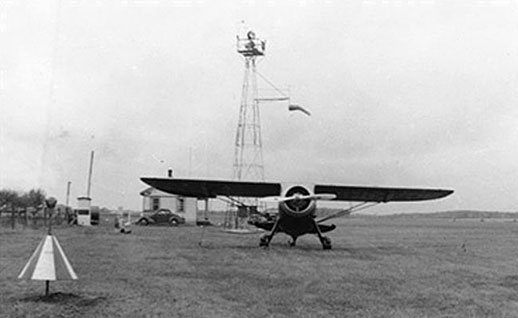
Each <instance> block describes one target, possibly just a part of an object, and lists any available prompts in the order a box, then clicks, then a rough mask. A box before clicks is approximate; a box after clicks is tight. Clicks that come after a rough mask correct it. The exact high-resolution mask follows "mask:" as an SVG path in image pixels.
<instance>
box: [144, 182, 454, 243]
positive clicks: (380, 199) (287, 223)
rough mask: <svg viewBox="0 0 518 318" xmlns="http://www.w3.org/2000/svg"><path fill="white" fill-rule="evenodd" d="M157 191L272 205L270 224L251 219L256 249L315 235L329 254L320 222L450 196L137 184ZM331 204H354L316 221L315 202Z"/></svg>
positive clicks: (268, 185) (266, 185)
mask: <svg viewBox="0 0 518 318" xmlns="http://www.w3.org/2000/svg"><path fill="white" fill-rule="evenodd" d="M141 180H142V181H143V182H144V183H146V184H148V185H150V186H152V187H153V188H156V189H158V190H161V191H164V192H167V193H171V194H176V195H182V196H187V197H196V198H200V199H206V200H208V199H210V198H221V197H223V198H227V199H230V200H231V201H233V202H237V201H236V199H235V198H242V197H247V198H260V200H263V201H267V202H276V203H278V208H279V213H278V216H277V217H276V218H273V219H265V218H262V219H257V218H256V219H251V221H250V222H249V223H250V224H252V225H255V226H256V227H259V228H262V229H265V230H267V231H269V232H268V233H267V234H264V235H263V236H262V237H261V239H260V243H259V245H260V246H265V247H266V246H268V245H269V244H270V241H271V240H272V238H273V236H274V235H275V234H276V233H285V234H287V235H289V236H291V238H292V241H291V242H290V245H292V246H293V245H295V242H296V240H297V238H298V237H299V236H302V235H305V234H316V235H317V236H318V238H319V239H320V242H321V243H322V247H323V248H324V249H331V240H330V239H329V237H327V236H324V235H323V234H322V233H326V232H329V231H332V230H334V229H335V228H336V226H335V225H328V224H323V222H325V221H328V220H331V219H333V218H336V217H340V216H344V215H348V214H350V213H352V212H356V211H359V210H362V209H365V208H368V207H371V206H373V205H376V204H379V203H387V202H409V201H424V200H434V199H439V198H443V197H446V196H448V195H450V194H452V193H453V190H445V189H417V188H386V187H364V186H346V185H328V184H311V185H310V184H282V183H278V182H249V181H228V180H201V179H176V178H141ZM319 200H334V201H350V202H356V203H355V204H354V205H352V206H351V207H349V208H347V209H344V210H341V211H339V212H337V213H334V214H332V215H328V216H326V217H322V218H320V219H318V218H317V216H316V211H317V201H319Z"/></svg>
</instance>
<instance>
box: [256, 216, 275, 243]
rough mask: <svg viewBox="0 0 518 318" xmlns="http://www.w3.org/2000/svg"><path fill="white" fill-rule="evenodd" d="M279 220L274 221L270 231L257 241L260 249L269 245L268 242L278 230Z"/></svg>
mask: <svg viewBox="0 0 518 318" xmlns="http://www.w3.org/2000/svg"><path fill="white" fill-rule="evenodd" d="M279 219H280V218H277V220H276V221H275V224H274V225H273V228H272V231H271V232H270V233H269V234H265V235H263V236H261V240H260V241H259V246H262V247H268V245H270V241H271V240H272V238H273V236H274V235H275V233H277V230H278V229H279Z"/></svg>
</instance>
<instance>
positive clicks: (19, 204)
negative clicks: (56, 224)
mask: <svg viewBox="0 0 518 318" xmlns="http://www.w3.org/2000/svg"><path fill="white" fill-rule="evenodd" d="M44 201H45V191H43V190H42V189H31V190H30V191H29V192H20V191H15V190H10V189H1V190H0V210H16V209H27V208H29V207H33V208H38V207H40V206H41V205H42V204H43V202H44Z"/></svg>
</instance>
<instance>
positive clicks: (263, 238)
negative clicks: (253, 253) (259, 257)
mask: <svg viewBox="0 0 518 318" xmlns="http://www.w3.org/2000/svg"><path fill="white" fill-rule="evenodd" d="M269 243H270V240H269V239H268V236H266V235H265V236H261V240H260V241H259V246H262V247H268V244H269Z"/></svg>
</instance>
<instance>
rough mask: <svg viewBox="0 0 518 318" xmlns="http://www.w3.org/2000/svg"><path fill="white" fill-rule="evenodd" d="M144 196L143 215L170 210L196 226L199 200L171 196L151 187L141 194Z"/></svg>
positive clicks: (187, 222)
mask: <svg viewBox="0 0 518 318" xmlns="http://www.w3.org/2000/svg"><path fill="white" fill-rule="evenodd" d="M140 195H141V196H142V213H152V212H155V211H157V210H159V209H169V210H171V212H173V213H176V214H178V215H179V216H181V217H183V218H185V223H186V224H196V220H197V218H198V217H197V216H198V199H197V198H191V197H183V196H179V195H174V194H169V193H165V192H162V191H160V190H157V189H155V188H152V187H149V188H147V189H145V190H144V191H142V192H140Z"/></svg>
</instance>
